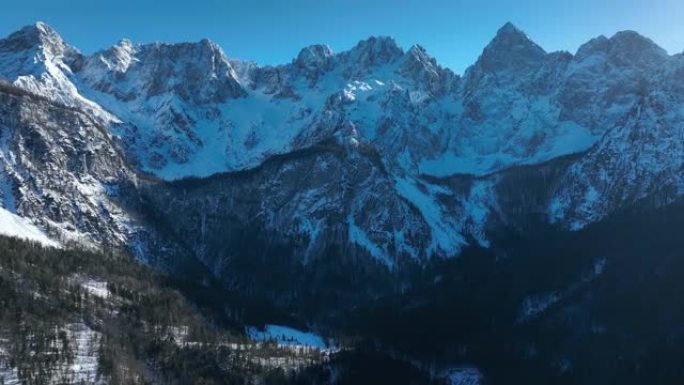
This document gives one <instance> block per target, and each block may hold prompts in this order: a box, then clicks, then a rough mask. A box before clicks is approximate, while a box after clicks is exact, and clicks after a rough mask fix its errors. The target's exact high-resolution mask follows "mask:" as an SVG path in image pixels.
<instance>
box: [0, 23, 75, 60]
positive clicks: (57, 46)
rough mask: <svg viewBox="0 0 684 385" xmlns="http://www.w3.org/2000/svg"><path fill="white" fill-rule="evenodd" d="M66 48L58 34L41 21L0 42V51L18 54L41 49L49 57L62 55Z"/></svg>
mask: <svg viewBox="0 0 684 385" xmlns="http://www.w3.org/2000/svg"><path fill="white" fill-rule="evenodd" d="M67 47H68V46H67V44H66V43H65V42H64V40H63V39H62V37H61V36H60V35H59V33H57V31H56V30H55V29H54V28H52V27H50V26H49V25H47V24H46V23H44V22H42V21H39V22H37V23H35V24H30V25H27V26H25V27H23V28H22V29H20V30H18V31H17V32H14V33H12V34H11V35H9V36H8V37H7V38H5V39H3V40H0V50H2V51H13V52H18V51H25V50H30V49H41V50H42V51H43V52H44V53H45V54H46V55H49V56H58V55H62V54H63V53H64V51H65V50H66V48H67Z"/></svg>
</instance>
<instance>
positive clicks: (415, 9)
mask: <svg viewBox="0 0 684 385" xmlns="http://www.w3.org/2000/svg"><path fill="white" fill-rule="evenodd" d="M0 10H1V12H0V35H2V36H5V35H7V34H9V33H10V32H12V31H14V30H16V29H18V28H19V27H21V26H23V25H26V24H30V23H33V22H35V21H38V20H41V21H45V22H47V23H48V24H50V25H52V26H53V27H54V28H56V29H57V30H58V31H59V32H60V34H61V35H62V36H63V37H64V38H65V40H67V41H68V42H69V43H71V44H72V45H75V46H76V47H78V48H80V49H81V50H82V51H83V52H86V53H90V52H93V51H96V50H98V49H101V48H104V47H108V46H110V45H112V44H114V43H116V42H117V41H118V40H120V39H121V38H124V37H126V38H129V39H131V40H133V41H134V42H137V43H147V42H154V41H165V42H178V41H196V40H200V39H201V38H204V37H207V38H209V39H211V40H213V41H215V42H217V43H218V44H219V45H221V46H222V47H223V49H224V50H225V51H226V53H227V54H228V56H230V57H238V58H242V59H250V60H254V61H256V62H258V63H261V64H280V63H285V62H289V61H290V60H292V58H294V57H295V56H296V54H297V52H299V50H300V49H301V48H302V47H304V46H307V45H310V44H314V43H326V44H329V45H330V46H331V47H332V48H333V50H335V51H341V50H345V49H348V48H350V47H352V46H353V45H354V44H356V42H358V41H359V40H361V39H365V38H367V37H369V36H371V35H388V36H392V37H394V38H395V39H396V40H397V42H398V43H399V44H400V45H401V46H403V47H404V48H406V49H407V48H409V47H410V46H411V45H412V44H414V43H420V44H421V45H423V46H424V47H425V48H426V49H427V50H428V52H429V53H430V54H432V55H433V56H434V57H435V58H436V59H437V61H438V62H439V63H440V64H442V65H444V66H447V67H449V68H451V69H453V70H454V71H456V72H457V73H462V72H463V70H464V69H465V68H466V67H467V66H468V65H470V64H472V63H473V62H474V61H475V60H476V59H477V57H478V56H479V54H480V53H481V51H482V48H484V46H485V45H486V44H487V42H489V40H490V39H491V38H492V37H493V36H494V34H495V33H496V30H497V29H498V28H499V27H500V26H501V25H503V24H504V23H505V22H506V21H511V22H513V23H514V24H515V25H517V26H518V27H519V28H520V29H522V30H524V31H525V32H527V34H528V35H530V37H532V39H533V40H535V41H536V42H537V43H538V44H540V45H541V46H542V47H543V48H544V49H546V50H547V51H555V50H561V49H562V50H568V51H570V52H573V53H574V52H575V50H576V49H577V48H578V47H579V45H581V44H582V43H584V42H586V41H587V40H589V39H590V38H592V37H596V36H598V35H601V34H603V35H606V36H610V35H612V34H614V33H615V32H617V31H619V30H625V29H632V30H636V31H638V32H640V33H641V34H643V35H645V36H647V37H649V38H651V39H653V40H654V41H655V42H656V43H658V44H659V45H661V46H662V47H663V48H665V49H666V50H668V51H669V52H670V53H679V52H682V51H684V0H491V1H488V0H156V1H153V0H135V1H134V0H116V1H114V0H111V1H110V0H1V4H0Z"/></svg>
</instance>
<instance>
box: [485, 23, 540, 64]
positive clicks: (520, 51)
mask: <svg viewBox="0 0 684 385" xmlns="http://www.w3.org/2000/svg"><path fill="white" fill-rule="evenodd" d="M545 56H546V51H544V49H542V48H541V47H540V46H538V45H537V44H536V43H535V42H533V41H532V40H531V39H530V38H529V37H528V36H527V34H525V32H523V31H522V30H520V29H518V27H516V26H515V25H513V23H510V22H508V23H506V24H504V25H503V26H502V27H501V28H499V30H498V31H497V32H496V36H494V39H492V41H491V42H490V43H489V44H488V45H487V47H485V49H484V51H483V52H482V55H480V58H479V59H478V61H477V63H476V66H478V67H479V68H481V69H482V70H483V71H485V72H496V71H500V70H505V69H508V68H518V67H520V68H526V67H530V66H534V65H535V64H537V63H539V62H540V61H541V60H542V59H543V58H544V57H545Z"/></svg>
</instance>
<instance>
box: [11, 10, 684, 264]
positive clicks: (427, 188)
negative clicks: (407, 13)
mask: <svg viewBox="0 0 684 385" xmlns="http://www.w3.org/2000/svg"><path fill="white" fill-rule="evenodd" d="M682 63H684V62H683V61H682V58H681V55H675V56H669V55H668V54H667V53H666V52H665V51H663V50H662V49H661V48H659V47H658V46H657V45H656V44H655V43H653V42H652V41H650V40H648V39H646V38H644V37H642V36H640V35H638V34H637V33H635V32H630V31H626V32H619V33H617V34H616V35H614V36H613V37H611V38H605V37H599V38H596V39H593V40H591V41H590V42H588V43H586V44H585V45H583V46H582V47H581V48H580V49H579V50H578V52H577V53H576V54H574V55H573V54H570V53H568V52H552V53H547V52H546V51H544V49H543V48H541V47H539V46H538V45H537V44H535V43H534V42H533V41H532V40H531V39H530V38H529V37H528V36H527V35H526V34H525V33H523V32H522V31H520V30H519V29H517V28H516V27H515V26H513V25H512V24H510V23H509V24H506V25H504V26H503V27H502V28H501V29H500V30H499V31H498V32H497V33H496V36H495V37H494V39H493V40H492V41H491V43H490V44H489V45H487V47H485V49H484V51H483V52H482V55H481V56H480V58H479V59H478V60H477V62H476V63H475V64H474V65H473V66H471V67H470V68H469V69H468V70H467V71H466V72H465V74H464V75H463V76H462V77H460V76H458V75H456V74H454V73H453V72H452V71H450V70H449V69H446V68H443V67H441V66H439V64H438V63H437V61H436V60H435V59H434V58H432V57H431V56H430V55H429V54H428V53H427V52H426V51H425V49H424V48H423V47H421V46H419V45H415V46H413V47H411V48H409V49H408V50H404V49H402V48H401V47H399V46H398V45H397V44H396V43H395V41H394V40H393V39H391V38H388V37H371V38H369V39H367V40H364V41H361V42H359V43H358V44H357V45H356V46H355V47H353V48H352V49H350V50H348V51H344V52H339V53H335V52H333V51H332V49H331V48H330V47H328V46H326V45H312V46H309V47H306V48H304V49H303V50H302V51H301V52H300V53H299V54H298V55H296V57H295V59H294V60H293V61H292V62H291V63H288V64H284V65H280V66H275V67H274V66H265V67H261V66H258V65H256V64H255V63H252V62H248V61H242V60H238V59H231V58H229V57H228V55H226V53H224V52H223V51H222V49H221V48H220V47H219V46H218V45H216V44H215V43H212V42H211V41H209V40H202V41H200V42H197V43H178V44H165V43H154V44H135V43H132V42H130V41H128V40H122V41H121V42H119V43H118V44H116V45H114V46H113V47H111V48H108V49H105V50H103V51H100V52H96V53H94V54H92V55H83V54H81V53H80V52H79V51H78V50H77V49H76V48H74V47H71V46H69V45H68V44H67V43H65V42H64V41H63V40H62V39H61V38H60V37H59V35H58V34H57V32H55V31H54V30H53V29H52V28H50V27H49V26H47V25H45V24H43V23H38V24H36V25H33V26H28V27H26V28H24V29H22V30H20V31H18V32H16V33H14V34H12V35H10V36H9V37H7V38H6V39H4V40H0V77H2V78H4V79H6V81H8V82H11V83H12V84H13V86H6V87H4V89H6V90H4V91H3V92H2V93H0V97H2V98H4V99H6V103H3V105H2V114H0V119H2V122H3V123H2V126H1V127H0V128H1V129H2V131H1V132H2V138H3V141H2V159H3V167H4V170H3V174H2V178H3V179H2V180H3V186H6V187H5V188H4V190H3V191H4V193H3V197H4V207H6V208H7V209H9V210H10V211H16V212H17V213H18V214H20V215H22V216H25V217H28V218H31V220H32V221H33V222H34V223H36V224H38V225H39V226H41V227H42V228H44V229H46V230H47V231H48V233H50V234H53V235H54V236H59V237H63V236H64V234H65V233H69V232H76V233H79V234H85V238H87V239H88V240H89V241H90V242H94V243H96V244H97V243H102V242H105V241H106V242H113V243H115V244H119V245H128V246H131V245H132V244H133V243H135V247H136V248H138V250H142V249H144V247H143V246H142V245H141V241H140V237H139V236H134V235H132V234H136V233H137V232H138V231H140V229H143V228H144V229H146V231H150V232H154V231H158V230H159V229H154V227H155V224H154V220H152V221H151V222H152V224H149V223H148V222H147V220H148V219H150V218H156V219H158V218H159V217H158V216H162V217H163V218H164V220H165V222H167V223H168V224H169V226H167V228H166V229H165V230H164V231H171V232H173V233H174V234H175V235H174V238H175V243H176V244H175V245H174V246H173V247H182V248H183V249H184V250H188V249H189V250H192V252H193V253H194V254H195V256H196V257H197V258H199V259H200V260H202V261H203V262H204V264H205V265H207V266H209V267H211V268H212V270H215V271H221V266H220V265H221V264H223V263H225V260H226V259H227V258H228V257H226V256H227V255H230V252H229V247H230V245H232V244H231V243H230V242H228V243H227V244H226V245H223V246H221V247H219V248H216V247H215V245H216V242H217V239H220V238H221V237H223V236H225V234H226V233H227V232H229V231H228V230H226V229H231V230H230V231H235V234H240V231H246V229H258V230H259V231H261V232H262V233H263V234H267V235H264V236H265V237H268V238H269V239H270V241H269V242H274V243H278V244H287V245H290V246H291V247H293V250H294V252H293V253H294V254H297V255H298V256H299V257H298V258H300V259H301V260H303V261H306V260H309V259H310V258H315V257H317V256H320V255H321V254H322V253H324V250H326V248H327V247H330V246H331V245H336V246H337V247H341V248H342V250H346V251H347V252H348V253H351V254H357V253H360V254H362V255H368V256H371V257H374V258H375V259H377V260H379V261H381V262H382V263H383V264H386V265H388V266H394V265H395V264H397V262H401V261H402V260H415V259H422V258H429V257H430V256H432V255H442V256H453V255H457V254H458V253H459V251H460V250H461V249H462V248H463V247H464V246H466V245H468V244H478V245H480V246H483V247H488V246H490V244H491V241H492V240H491V237H489V236H488V231H490V230H491V229H492V228H495V227H496V226H501V225H503V224H511V223H515V222H516V218H517V217H518V216H524V215H527V214H530V213H531V212H525V210H528V211H530V210H531V211H533V212H534V213H535V214H536V213H539V211H541V213H542V214H543V215H544V216H545V217H546V218H547V220H548V222H549V223H554V224H558V225H559V226H560V227H562V228H572V229H577V228H581V227H582V226H585V225H586V224H588V223H592V222H594V221H598V220H600V219H602V218H604V217H605V216H607V215H610V214H611V213H612V212H615V211H616V210H620V209H621V208H624V207H628V206H629V205H631V204H634V203H636V202H640V201H643V200H644V199H646V198H653V199H651V200H650V201H649V202H651V203H652V204H658V205H662V204H667V203H670V202H672V201H674V200H676V199H677V198H679V197H680V196H681V195H682V193H683V192H684V185H683V184H682V180H681V177H680V174H681V172H680V171H681V168H682V156H681V155H682V148H681V147H682V145H681V143H682V139H683V136H682V135H683V134H682V132H683V131H682V129H681V124H680V123H681V120H682V117H681V116H680V115H681V114H680V113H679V111H681V110H682V109H681V106H682V103H684V100H683V99H682V98H681V96H680V95H681V90H680V89H679V87H680V86H679V84H681V82H680V81H679V79H680V78H681V74H682V71H681V68H683V67H682ZM18 89H23V90H25V91H26V93H22V92H18ZM569 155H573V156H572V157H571V158H566V156H569ZM559 159H564V160H563V161H558V162H556V160H559ZM568 159H569V160H568ZM519 166H529V167H532V168H533V169H535V170H539V171H538V172H539V173H542V171H541V170H549V169H552V171H543V173H544V184H543V185H544V187H543V190H542V191H541V192H540V193H536V194H535V196H534V199H533V198H531V197H530V198H529V199H528V200H527V203H526V204H525V205H521V206H519V207H516V208H515V209H512V208H511V207H510V205H511V203H510V202H512V201H513V200H515V199H518V198H514V197H517V196H520V194H521V192H523V191H527V190H525V189H526V187H525V186H515V184H514V183H513V181H514V180H515V178H516V176H515V175H516V174H515V171H514V170H516V169H517V167H519ZM224 173H227V174H225V175H222V174H224ZM212 175H214V176H212ZM540 175H541V174H540ZM547 175H550V176H549V177H548V178H547V177H546V176H547ZM188 177H192V178H194V179H192V180H191V181H179V180H180V179H183V178H188ZM198 178H199V179H198ZM139 179H142V180H143V182H142V183H139V182H140V181H139ZM122 186H124V187H122ZM138 194H142V195H141V196H142V197H143V198H144V199H147V200H148V201H147V202H149V203H150V205H152V206H153V207H154V210H156V213H154V214H152V216H151V217H150V215H151V214H150V213H149V211H150V208H149V207H144V208H142V207H140V205H139V203H140V200H139V199H141V198H140V197H139V196H138ZM136 202H137V203H136ZM145 223H148V224H145ZM55 229H57V230H58V231H57V230H55ZM136 229H137V230H136ZM55 231H56V232H55ZM159 231H161V230H159ZM58 233H59V234H58ZM235 237H238V236H237V235H236V236H235ZM238 238H239V237H238ZM231 239H232V238H231ZM236 239H237V238H236ZM236 242H237V241H236ZM157 243H158V242H156V241H155V244H157ZM267 243H268V242H267ZM181 244H182V246H179V245H181ZM157 246H158V247H162V246H159V245H158V244H157ZM141 248H142V249H141ZM139 253H142V252H140V251H139ZM228 259H229V258H228Z"/></svg>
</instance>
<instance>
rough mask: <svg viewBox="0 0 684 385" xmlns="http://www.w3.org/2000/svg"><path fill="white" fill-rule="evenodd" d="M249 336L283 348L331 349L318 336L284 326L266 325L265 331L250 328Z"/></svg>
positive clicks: (248, 330) (248, 329)
mask: <svg viewBox="0 0 684 385" xmlns="http://www.w3.org/2000/svg"><path fill="white" fill-rule="evenodd" d="M247 335H248V336H249V338H251V339H253V340H255V341H276V342H277V344H278V345H282V346H305V347H311V348H317V349H321V350H323V349H326V348H328V347H329V344H326V342H325V340H324V339H323V337H321V336H319V335H318V334H314V333H311V332H306V331H302V330H297V329H294V328H291V327H288V326H282V325H266V328H265V329H264V330H259V329H257V328H255V327H249V328H247Z"/></svg>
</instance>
